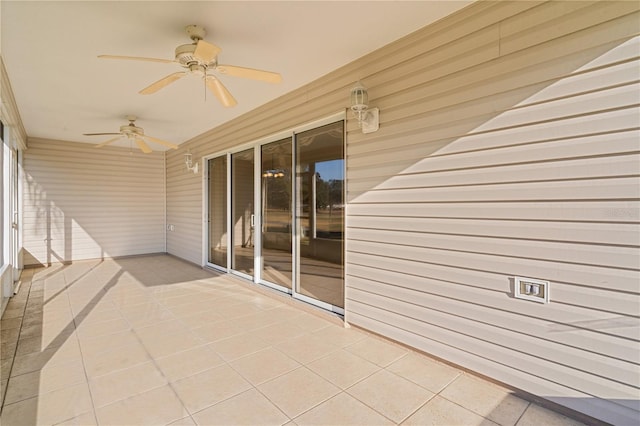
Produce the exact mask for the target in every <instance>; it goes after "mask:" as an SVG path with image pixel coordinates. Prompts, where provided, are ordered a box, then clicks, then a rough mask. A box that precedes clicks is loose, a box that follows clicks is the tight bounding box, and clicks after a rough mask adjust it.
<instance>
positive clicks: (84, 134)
mask: <svg viewBox="0 0 640 426" xmlns="http://www.w3.org/2000/svg"><path fill="white" fill-rule="evenodd" d="M119 134H120V133H83V134H82V136H106V135H119Z"/></svg>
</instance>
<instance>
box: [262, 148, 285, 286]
mask: <svg viewBox="0 0 640 426" xmlns="http://www.w3.org/2000/svg"><path fill="white" fill-rule="evenodd" d="M291 151H292V144H291V138H287V139H283V140H281V141H277V142H272V143H269V144H267V145H263V146H262V147H261V161H262V166H261V174H262V177H261V179H260V181H261V187H262V265H261V267H262V273H261V277H262V279H263V280H265V281H268V282H271V283H274V284H278V285H280V286H283V287H286V288H288V289H290V288H291V284H292V265H293V263H292V262H293V257H292V255H291V248H292V244H291V242H292V232H293V227H292V226H291V222H292V214H291V206H292V197H291V196H292V182H291V176H292V174H291V163H292V152H291Z"/></svg>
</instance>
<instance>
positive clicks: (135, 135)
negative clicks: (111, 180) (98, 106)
mask: <svg viewBox="0 0 640 426" xmlns="http://www.w3.org/2000/svg"><path fill="white" fill-rule="evenodd" d="M127 120H129V124H126V125H124V126H120V131H119V132H117V133H84V136H106V135H118V136H116V137H115V138H113V139H109V140H108V141H104V142H102V143H100V144H98V145H96V146H95V147H96V148H101V147H103V146H105V145H109V144H110V143H113V142H115V141H117V140H118V139H120V138H124V137H126V138H127V139H128V140H129V141H134V142H135V143H136V145H138V148H140V150H141V151H142V152H144V153H145V154H149V153H150V152H153V150H152V149H151V148H150V147H149V145H147V142H146V141H149V142H155V143H157V144H160V145H164V146H166V147H169V148H172V149H178V145H176V144H173V143H171V142H166V141H163V140H162V139H158V138H154V137H153V136H149V135H145V134H144V130H143V129H142V127H138V126H136V124H135V121H136V116H135V115H128V116H127ZM145 139H146V141H145Z"/></svg>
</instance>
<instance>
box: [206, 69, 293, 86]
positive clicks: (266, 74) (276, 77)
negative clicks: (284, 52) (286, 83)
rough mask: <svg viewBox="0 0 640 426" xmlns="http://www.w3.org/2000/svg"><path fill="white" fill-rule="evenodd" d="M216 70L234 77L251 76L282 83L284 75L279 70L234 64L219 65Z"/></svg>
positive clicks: (269, 81) (255, 78)
mask: <svg viewBox="0 0 640 426" xmlns="http://www.w3.org/2000/svg"><path fill="white" fill-rule="evenodd" d="M216 71H218V72H219V73H221V74H225V75H231V76H234V77H242V78H250V79H253V80H261V81H266V82H267V83H280V82H281V81H282V76H281V75H280V74H278V73H277V72H271V71H262V70H256V69H253V68H245V67H236V66H234V65H218V66H217V67H216Z"/></svg>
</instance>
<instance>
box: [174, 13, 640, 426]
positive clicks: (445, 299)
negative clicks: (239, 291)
mask: <svg viewBox="0 0 640 426" xmlns="http://www.w3.org/2000/svg"><path fill="white" fill-rule="evenodd" d="M639 20H640V16H639V14H638V3H637V2H479V3H475V4H473V5H471V6H470V7H469V8H467V9H465V10H462V11H461V12H460V13H457V14H454V15H452V16H450V17H448V18H446V19H444V20H441V21H439V22H437V23H436V24H434V25H431V26H429V27H426V28H424V29H423V30H421V31H418V32H416V33H414V34H412V35H410V36H409V37H406V38H404V39H401V40H399V41H397V42H395V43H393V44H392V45H389V46H387V47H385V48H383V49H381V50H379V51H376V52H374V53H372V54H370V55H367V56H365V57H363V58H361V59H360V60H358V61H356V62H354V63H352V64H350V65H347V66H346V67H343V68H341V69H339V70H336V71H335V72H333V73H331V74H329V75H327V76H325V77H323V78H321V79H319V80H317V81H315V82H313V83H311V84H309V85H307V86H305V87H303V88H301V89H299V90H297V91H295V92H293V93H291V94H288V95H286V96H284V97H282V98H280V99H278V100H276V101H274V102H271V103H270V104H268V105H266V106H264V107H262V108H259V109H258V110H256V111H253V112H252V113H251V114H249V115H246V116H243V117H241V118H240V119H238V120H235V121H232V122H230V123H227V124H226V125H224V126H221V127H219V128H216V129H213V130H212V131H210V132H208V133H206V134H203V135H201V136H200V137H197V138H195V139H194V140H192V141H190V142H188V143H187V144H185V145H184V146H183V147H182V148H181V150H179V151H178V152H175V153H169V154H168V169H167V170H168V198H167V203H168V210H167V211H168V216H169V222H170V223H176V231H178V229H179V230H180V233H178V232H175V233H169V237H168V251H169V252H170V253H173V254H175V255H177V256H180V257H183V258H186V259H189V260H192V261H194V262H198V263H200V262H201V259H202V242H203V238H204V236H203V233H202V220H203V218H202V177H201V176H194V175H192V174H191V175H189V174H187V173H186V171H185V170H184V166H183V164H182V155H183V154H184V150H185V149H186V148H191V150H192V151H193V152H194V153H195V154H196V156H198V157H201V156H203V155H208V154H211V153H214V152H223V151H224V150H227V149H230V148H232V147H234V146H237V145H240V144H244V143H248V142H251V141H253V140H256V139H258V138H260V137H263V136H266V135H269V134H272V133H275V132H278V131H282V130H285V129H287V128H291V127H293V126H296V125H300V124H302V123H305V122H308V121H311V120H315V119H319V118H322V117H324V116H327V115H331V114H333V113H335V112H338V111H340V110H342V109H343V108H345V107H346V106H347V103H348V92H349V88H350V87H351V86H352V85H353V83H354V82H355V81H356V80H358V79H361V80H362V81H363V82H364V84H365V85H366V86H368V87H369V96H370V100H371V104H372V105H373V106H377V107H379V108H380V111H381V112H380V117H381V125H380V130H379V131H378V132H377V133H373V134H368V135H363V134H362V133H360V132H359V130H358V129H357V126H356V124H355V123H354V121H353V120H352V119H351V118H350V119H349V121H348V129H347V130H348V133H347V187H348V208H347V243H346V247H347V249H346V250H347V253H346V262H347V265H346V267H347V276H346V319H347V321H349V322H350V323H352V324H354V325H358V326H361V327H364V328H366V329H369V330H372V331H374V332H377V333H380V334H382V335H385V336H388V337H390V338H392V339H395V340H398V341H401V342H403V343H406V344H408V345H411V346H413V347H416V348H418V349H420V350H423V351H425V352H427V353H430V354H433V355H435V356H438V357H441V358H444V359H447V360H449V361H452V362H454V363H457V364H459V365H462V366H464V367H467V368H469V369H472V370H475V371H477V372H479V373H482V374H485V375H488V376H490V377H493V378H495V379H497V380H500V381H503V382H505V383H507V384H510V385H513V386H515V387H518V388H520V389H523V390H525V391H528V392H531V393H533V394H536V395H539V396H541V397H544V398H547V399H549V400H552V401H555V402H557V403H559V404H562V405H565V406H567V407H570V408H573V409H576V410H578V411H582V412H584V413H586V414H588V415H591V416H594V417H596V418H599V419H602V420H605V421H609V422H612V423H617V424H630V423H631V422H634V421H636V419H637V418H638V415H639V413H638V411H639V410H640V402H639V400H640V398H639V394H640V392H639V387H640V375H639V371H640V369H639V365H638V364H640V355H639V352H638V347H639V342H638V340H639V336H640V328H639V326H638V324H639V323H638V314H639V311H638V306H640V298H639V295H638V293H639V289H638V283H639V280H640V273H639V272H638V271H639V269H640V265H639V259H640V251H639V250H638V247H639V245H640V234H639V231H638V229H639V228H638V222H639V218H640V214H639V200H640V189H639V188H640V186H639V184H640V180H639V175H640V168H639V164H640V157H639V156H638V155H639V154H638V153H639V146H638V140H639V136H640V134H639V127H640V122H639V116H640V115H639V110H638V104H639V98H640V91H639V89H638V69H639V65H638V51H639V48H640V39H639V38H638V22H639ZM514 276H525V277H532V278H539V279H545V280H549V281H551V303H550V304H548V305H544V304H537V303H535V302H529V301H523V300H517V299H514V298H513V296H512V294H513V277H514Z"/></svg>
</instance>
